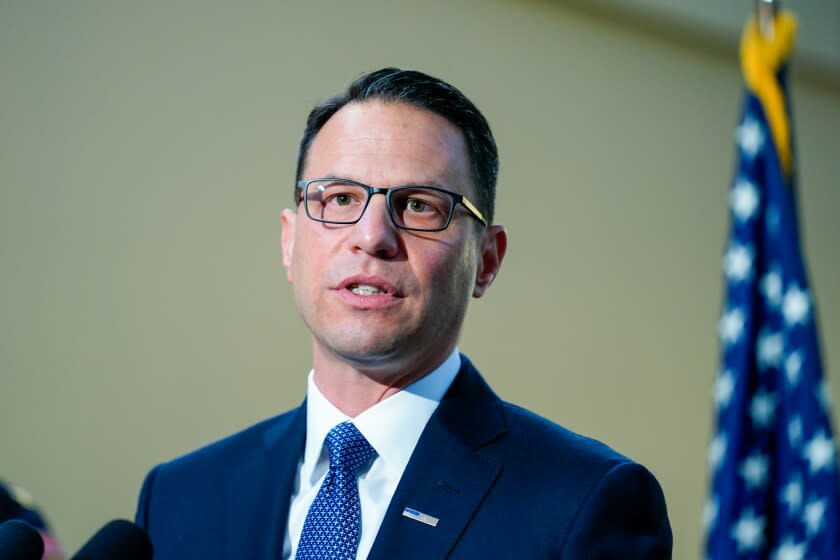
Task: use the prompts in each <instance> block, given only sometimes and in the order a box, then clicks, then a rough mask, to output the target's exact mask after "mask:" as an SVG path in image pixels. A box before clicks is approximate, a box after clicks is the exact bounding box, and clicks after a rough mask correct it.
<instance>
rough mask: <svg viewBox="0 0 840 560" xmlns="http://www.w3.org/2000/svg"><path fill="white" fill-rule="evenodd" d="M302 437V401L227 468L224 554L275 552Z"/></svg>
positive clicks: (269, 555) (264, 559)
mask: <svg viewBox="0 0 840 560" xmlns="http://www.w3.org/2000/svg"><path fill="white" fill-rule="evenodd" d="M305 440H306V403H304V404H303V405H302V406H301V407H300V408H298V409H297V410H296V411H294V412H292V413H291V414H289V415H288V417H284V418H282V419H281V421H280V422H277V423H275V424H274V425H272V426H270V427H269V428H268V429H266V431H265V432H264V433H263V434H262V443H263V445H262V446H261V447H260V448H258V449H256V450H255V452H254V453H251V454H250V456H249V457H247V458H246V459H244V460H243V461H242V465H241V468H240V469H239V470H238V471H237V472H235V473H232V474H231V479H230V480H231V482H230V484H229V485H228V486H227V489H226V490H227V492H226V494H227V495H226V501H225V503H226V506H227V507H226V512H225V516H226V525H225V526H226V527H229V528H230V530H229V531H227V540H226V554H225V556H224V557H225V558H249V559H254V560H276V559H277V558H279V557H280V554H281V551H282V550H283V539H284V537H285V534H286V524H287V521H286V520H287V517H288V514H289V500H290V497H291V495H292V492H293V491H294V484H295V477H296V475H297V466H298V461H299V459H300V457H301V456H302V455H303V447H304V442H305ZM220 491H222V490H221V489H220Z"/></svg>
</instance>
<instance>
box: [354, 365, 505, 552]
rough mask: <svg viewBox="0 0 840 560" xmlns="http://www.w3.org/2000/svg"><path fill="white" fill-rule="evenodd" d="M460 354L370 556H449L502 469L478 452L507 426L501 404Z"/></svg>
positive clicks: (407, 468)
mask: <svg viewBox="0 0 840 560" xmlns="http://www.w3.org/2000/svg"><path fill="white" fill-rule="evenodd" d="M461 359H462V362H463V363H462V366H461V371H460V372H459V373H458V376H457V378H456V379H455V381H454V382H453V383H452V386H451V387H450V388H449V391H447V393H446V396H445V397H444V398H443V400H442V401H441V403H440V405H439V406H438V408H437V410H436V411H435V413H434V414H433V415H432V417H431V418H430V419H429V422H428V424H427V425H426V428H425V430H424V431H423V435H422V436H421V437H420V440H419V441H418V443H417V447H416V448H415V450H414V453H413V454H412V456H411V460H410V461H409V462H408V466H407V467H406V470H405V473H403V476H402V479H401V480H400V483H399V485H398V486H397V490H396V492H395V493H394V497H393V499H392V500H391V503H390V504H389V506H388V510H387V511H386V513H385V518H384V519H383V521H382V525H381V527H380V529H379V533H378V534H377V537H376V540H375V541H374V543H373V548H372V549H371V553H370V555H369V556H368V559H369V560H390V559H393V558H400V559H404V560H412V559H419V558H424V559H430V558H445V557H446V556H447V554H448V553H449V552H450V550H451V549H452V547H453V546H454V545H455V542H456V541H457V539H458V537H459V536H460V535H461V533H462V532H463V531H464V529H465V527H466V526H467V524H468V523H469V521H470V519H471V518H472V517H473V515H474V514H475V511H476V509H477V508H478V506H479V505H480V504H481V501H482V500H483V499H484V497H485V496H486V494H487V492H488V491H489V490H490V488H492V486H493V484H494V482H495V481H496V479H497V478H498V476H499V474H500V473H501V471H502V467H501V465H498V464H495V463H492V462H490V461H488V460H486V459H484V458H483V457H481V456H480V455H479V454H478V453H477V452H476V451H477V450H478V449H479V448H480V447H481V446H483V445H486V444H487V443H489V442H490V441H492V440H494V439H496V438H498V437H500V436H501V435H502V434H503V433H504V431H505V427H504V418H503V416H502V410H501V401H500V400H499V398H498V397H497V396H496V395H495V394H493V392H492V390H491V389H490V388H489V387H488V386H487V384H486V383H485V382H484V380H483V379H482V378H481V376H480V375H479V374H478V372H477V371H476V370H475V368H474V367H473V366H472V364H471V363H470V362H469V361H468V360H467V358H466V357H464V356H461ZM405 508H411V509H412V510H416V511H418V512H421V513H424V514H427V515H429V516H432V517H435V518H437V519H438V522H437V525H436V526H434V527H432V526H430V525H428V524H426V523H422V522H420V521H417V520H415V519H411V518H409V517H406V516H404V515H403V511H404V510H405Z"/></svg>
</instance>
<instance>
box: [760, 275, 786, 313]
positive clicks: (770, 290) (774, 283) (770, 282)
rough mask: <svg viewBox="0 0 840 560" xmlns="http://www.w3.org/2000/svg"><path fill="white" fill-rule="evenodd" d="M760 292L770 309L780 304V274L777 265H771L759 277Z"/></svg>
mask: <svg viewBox="0 0 840 560" xmlns="http://www.w3.org/2000/svg"><path fill="white" fill-rule="evenodd" d="M761 293H762V294H763V295H764V300H765V301H766V302H767V306H768V307H770V308H771V309H776V308H777V307H779V306H780V305H781V304H782V276H781V274H779V271H778V269H777V267H771V268H770V271H769V272H768V273H767V274H765V275H764V277H763V278H762V279H761Z"/></svg>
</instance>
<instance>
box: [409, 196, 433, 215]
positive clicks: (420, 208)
mask: <svg viewBox="0 0 840 560" xmlns="http://www.w3.org/2000/svg"><path fill="white" fill-rule="evenodd" d="M405 208H406V210H408V211H409V212H414V213H417V214H420V213H422V212H428V211H430V210H431V209H432V207H431V205H430V204H429V203H428V202H426V201H425V200H420V199H419V198H410V199H408V200H407V201H406V205H405Z"/></svg>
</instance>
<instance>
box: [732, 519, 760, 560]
mask: <svg viewBox="0 0 840 560" xmlns="http://www.w3.org/2000/svg"><path fill="white" fill-rule="evenodd" d="M731 535H732V538H733V539H735V542H737V543H738V553H739V554H740V553H742V552H749V551H756V550H760V549H761V547H762V545H763V544H764V518H763V517H756V516H755V513H753V510H752V508H747V509H746V510H744V511H743V512H741V517H740V518H739V519H738V521H736V522H735V525H734V526H733V527H732V532H731Z"/></svg>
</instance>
